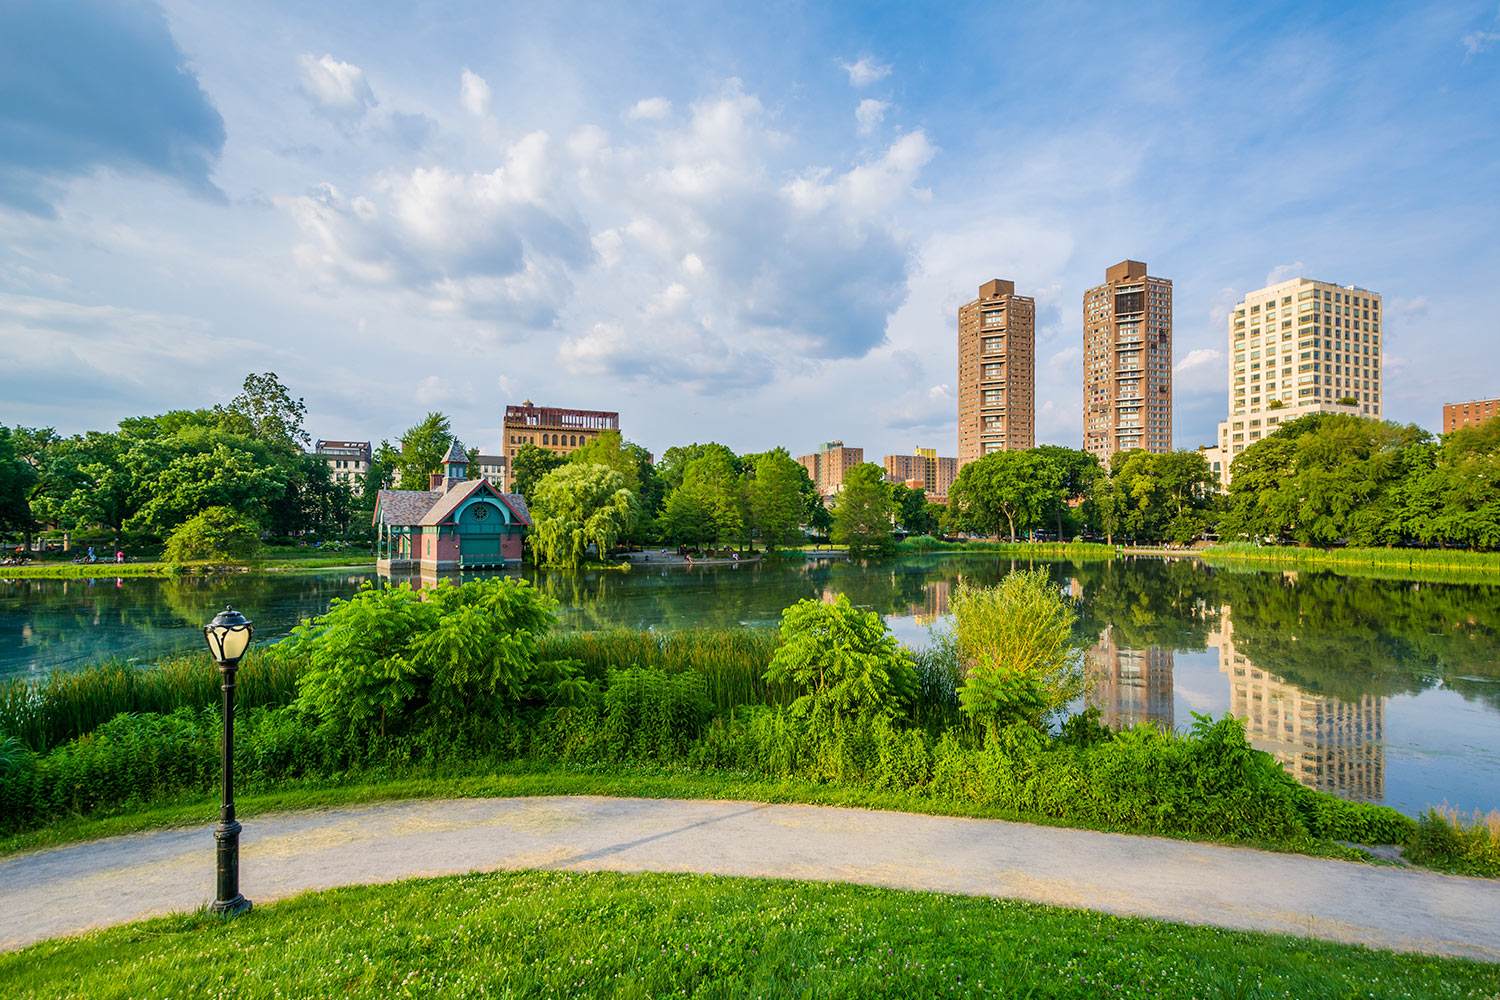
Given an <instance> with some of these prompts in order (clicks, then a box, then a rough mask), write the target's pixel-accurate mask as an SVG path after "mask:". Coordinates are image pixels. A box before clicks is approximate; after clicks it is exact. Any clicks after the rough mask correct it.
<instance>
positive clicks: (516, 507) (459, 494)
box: [412, 479, 532, 528]
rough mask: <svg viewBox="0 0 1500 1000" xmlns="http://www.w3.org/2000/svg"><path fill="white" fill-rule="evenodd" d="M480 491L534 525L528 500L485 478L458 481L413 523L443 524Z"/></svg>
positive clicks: (527, 524) (523, 521) (520, 518)
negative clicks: (498, 487)
mask: <svg viewBox="0 0 1500 1000" xmlns="http://www.w3.org/2000/svg"><path fill="white" fill-rule="evenodd" d="M480 491H483V492H484V493H486V494H487V495H489V496H492V497H494V498H496V499H497V500H499V501H500V502H501V503H503V504H505V505H506V506H507V507H509V508H510V509H511V513H513V514H515V515H516V518H517V519H518V520H519V521H520V522H521V523H522V524H524V525H526V526H527V527H528V528H529V527H531V526H532V524H531V512H530V511H529V510H527V509H526V500H525V498H524V497H522V496H521V495H520V494H519V493H501V492H499V491H498V490H496V489H495V487H493V486H491V485H490V484H489V483H488V482H487V481H485V480H483V479H470V480H469V481H467V482H463V483H458V484H457V485H455V486H454V487H453V488H452V489H451V490H449V491H448V492H447V493H445V494H443V496H442V497H441V498H440V499H439V500H438V501H437V502H436V503H434V504H433V505H432V507H431V508H430V509H428V510H427V512H426V513H424V514H423V515H422V517H421V520H419V521H414V522H412V523H414V524H422V525H433V524H442V523H443V521H445V520H447V518H448V515H450V514H452V513H453V512H454V511H455V510H456V509H457V508H458V506H459V504H461V503H463V502H464V501H465V500H467V499H469V498H470V497H471V496H473V495H474V494H475V493H477V492H480Z"/></svg>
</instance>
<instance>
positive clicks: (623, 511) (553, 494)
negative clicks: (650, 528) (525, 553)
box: [532, 464, 639, 569]
mask: <svg viewBox="0 0 1500 1000" xmlns="http://www.w3.org/2000/svg"><path fill="white" fill-rule="evenodd" d="M638 516H639V508H638V507H637V505H636V500H635V494H633V493H631V492H630V490H628V489H626V488H625V477H623V476H621V475H620V474H619V473H618V472H616V471H615V470H614V469H610V468H607V467H605V466H603V465H575V464H568V465H565V466H563V467H562V468H560V469H555V470H553V471H552V472H549V473H548V474H547V477H546V478H545V479H543V480H542V481H541V483H540V484H539V485H538V486H537V489H536V505H535V507H534V508H533V510H532V518H533V520H534V522H535V524H536V528H535V534H534V537H535V538H536V545H537V547H538V548H539V549H540V550H541V552H542V553H543V555H544V556H545V558H546V561H547V562H548V563H549V564H550V565H553V566H564V567H567V568H569V569H577V568H578V567H579V566H580V565H582V563H583V561H584V559H585V557H586V556H587V554H588V547H589V545H591V544H592V545H593V546H595V548H596V549H597V550H598V553H599V558H600V559H603V558H604V557H605V556H607V555H608V554H609V550H610V549H611V548H613V547H614V544H615V542H616V541H617V540H618V539H619V538H621V537H622V536H623V535H625V534H627V533H628V532H629V531H630V529H631V528H632V527H634V525H635V520H636V518H637V517H638Z"/></svg>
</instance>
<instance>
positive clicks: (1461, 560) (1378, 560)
mask: <svg viewBox="0 0 1500 1000" xmlns="http://www.w3.org/2000/svg"><path fill="white" fill-rule="evenodd" d="M1200 554H1201V555H1202V556H1203V557H1204V558H1205V559H1214V558H1225V559H1252V560H1257V561H1261V562H1272V563H1283V564H1285V563H1294V564H1298V565H1307V566H1370V567H1377V568H1379V567H1390V568H1395V569H1453V570H1486V571H1500V552H1470V551H1468V550H1465V549H1371V548H1343V549H1314V548H1301V547H1299V546H1294V545H1255V544H1253V543H1251V542H1220V543H1218V544H1215V545H1210V546H1209V547H1208V548H1206V549H1204V550H1203V551H1202V552H1201V553H1200Z"/></svg>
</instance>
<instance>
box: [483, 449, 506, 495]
mask: <svg viewBox="0 0 1500 1000" xmlns="http://www.w3.org/2000/svg"><path fill="white" fill-rule="evenodd" d="M474 465H475V471H476V472H478V473H479V478H481V479H483V480H484V481H485V482H487V483H489V484H490V485H491V486H493V487H495V489H497V490H499V491H500V492H501V493H504V492H506V490H507V488H508V487H509V485H510V460H509V459H508V458H506V457H505V456H504V455H475V456H474Z"/></svg>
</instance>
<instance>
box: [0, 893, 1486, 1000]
mask: <svg viewBox="0 0 1500 1000" xmlns="http://www.w3.org/2000/svg"><path fill="white" fill-rule="evenodd" d="M1497 990H1500V969H1497V967H1496V966H1493V965H1485V964H1482V963H1478V962H1470V961H1463V960H1456V959H1440V958H1433V957H1427V956H1417V955H1401V954H1393V953H1389V952H1378V951H1371V950H1368V949H1364V948H1359V947H1353V946H1349V945H1340V944H1330V943H1325V942H1319V941H1307V940H1302V939H1299V938H1291V937H1286V936H1281V935H1269V934H1254V933H1248V932H1239V931H1225V930H1218V929H1213V928H1206V927H1190V926H1184V925H1180V924H1171V923H1166V922H1163V921H1157V920H1143V919H1136V918H1123V917H1114V916H1108V915H1104V914H1097V913H1087V912H1081V911H1077V910H1068V909H1063V908H1060V907H1051V906H1041V905H1037V904H1032V903H1023V902H1017V901H1013V900H1003V899H991V898H987V897H966V896H949V895H941V894H937V893H920V892H910V891H902V890H893V889H880V888H870V887H864V886H853V885H846V884H840V883H833V884H825V883H809V882H793V881H781V880H776V881H757V880H751V879H743V878H725V877H717V876H696V875H665V874H618V873H613V872H605V873H590V874H584V873H577V872H538V871H523V872H501V873H487V874H470V875H461V876H456V877H448V878H429V879H413V880H408V881H403V882H397V883H393V884H390V885H381V886H360V887H348V888H341V889H334V890H331V891H326V892H318V893H307V894H304V895H301V896H297V897H295V898H292V899H289V900H285V901H283V902H279V903H275V904H271V905H262V906H259V907H257V908H256V909H255V910H253V911H252V912H250V913H249V914H247V915H245V916H242V917H240V918H238V919H235V920H227V921H226V920H221V919H218V918H215V917H211V916H208V915H207V914H204V913H191V914H181V915H175V916H170V917H164V918H159V919H155V920H149V921H144V922H142V923H138V924H131V925H127V926H124V927H117V928H112V929H109V930H104V931H100V932H95V933H91V934H89V935H86V936H84V937H80V938H72V939H65V940H60V941H51V942H44V943H42V944H38V945H33V946H32V947H30V948H27V949H24V950H22V951H19V952H14V953H10V954H6V955H0V994H3V995H5V996H7V997H14V998H23V997H87V998H90V1000H104V998H111V997H131V998H135V997H147V996H180V997H204V998H215V997H278V996H287V997H290V996H296V997H331V996H338V997H381V998H384V997H444V998H454V997H481V996H485V997H611V998H616V997H617V998H621V1000H633V998H645V997H669V996H670V997H697V998H703V1000H708V998H721V997H723V998H727V997H860V998H865V997H900V998H903V1000H904V998H909V997H1006V998H1010V997H1034V998H1043V997H1046V998H1052V1000H1072V998H1077V1000H1083V998H1089V1000H1093V998H1096V997H1119V998H1146V997H1151V998H1160V1000H1173V998H1182V1000H1188V998H1192V1000H1198V998H1226V1000H1228V998H1235V1000H1238V998H1256V1000H1271V998H1279V997H1287V998H1296V1000H1324V998H1328V1000H1332V998H1353V997H1361V998H1376V1000H1380V998H1397V997H1423V998H1431V1000H1444V998H1488V997H1493V996H1494V995H1495V993H1496V991H1497Z"/></svg>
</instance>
